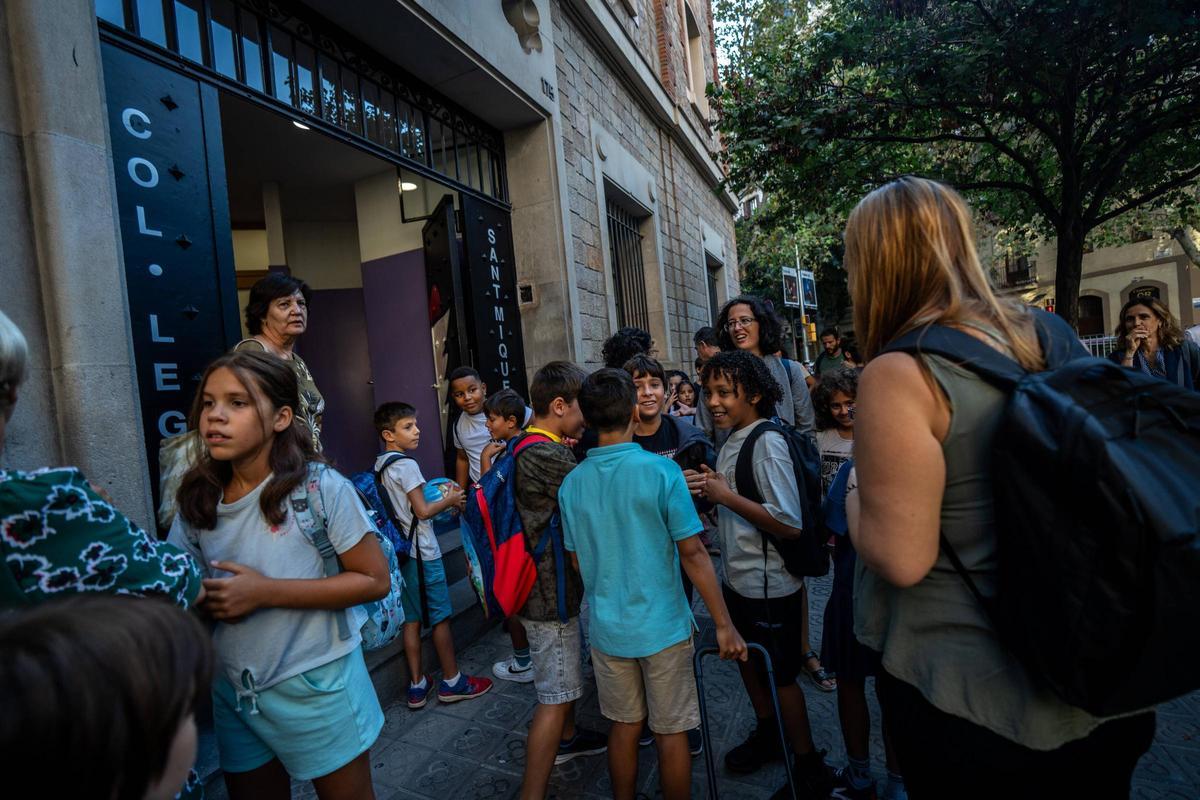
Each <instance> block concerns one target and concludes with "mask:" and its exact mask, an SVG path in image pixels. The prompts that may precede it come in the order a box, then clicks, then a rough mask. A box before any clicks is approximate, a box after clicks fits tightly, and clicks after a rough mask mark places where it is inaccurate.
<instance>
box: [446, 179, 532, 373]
mask: <svg viewBox="0 0 1200 800" xmlns="http://www.w3.org/2000/svg"><path fill="white" fill-rule="evenodd" d="M462 209H463V243H464V245H465V248H464V249H465V251H466V257H467V258H466V263H467V273H468V274H467V281H466V283H467V286H468V288H467V290H466V291H467V293H468V294H469V301H468V302H469V305H470V315H471V316H470V318H471V325H470V330H471V333H472V337H471V338H472V339H473V341H472V342H471V345H470V346H471V350H472V355H473V357H474V358H473V360H474V362H475V363H474V367H475V369H477V370H478V371H479V374H480V375H481V376H482V377H483V381H484V383H486V384H487V387H488V391H489V392H494V391H496V390H498V389H504V388H511V389H514V390H516V391H517V393H518V394H520V395H521V396H522V397H528V396H529V391H528V387H527V385H526V380H525V346H524V344H523V341H522V339H521V314H520V310H519V308H518V305H517V292H516V283H517V281H516V267H515V265H514V264H513V246H512V233H511V231H510V229H509V222H510V218H509V215H508V212H506V211H504V210H502V209H500V208H497V207H496V206H494V205H492V204H491V203H485V202H483V201H482V200H478V199H475V198H473V197H470V196H469V195H465V194H464V195H462Z"/></svg>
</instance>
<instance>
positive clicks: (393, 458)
mask: <svg viewBox="0 0 1200 800" xmlns="http://www.w3.org/2000/svg"><path fill="white" fill-rule="evenodd" d="M405 458H412V456H410V455H406V454H404V453H391V454H389V455H388V457H387V458H385V459H384V460H383V465H382V466H381V467H380V468H379V469H377V470H375V493H376V494H378V495H379V502H381V503H383V510H384V511H386V512H387V515H388V520H389V521H390V522H391V523H392V524H393V525H395V526H396V528H399V527H400V523H399V521H398V520H399V519H400V518H399V517H398V516H396V507H395V506H394V505H392V496H391V495H390V494H388V490H387V487H386V486H384V485H383V473H385V472H387V471H388V468H389V467H391V466H392V465H393V464H395V463H396V462H397V461H401V460H403V459H405ZM416 518H417V515H416V514H413V520H414V521H415V520H416ZM409 538H412V531H409Z"/></svg>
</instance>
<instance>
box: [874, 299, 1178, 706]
mask: <svg viewBox="0 0 1200 800" xmlns="http://www.w3.org/2000/svg"><path fill="white" fill-rule="evenodd" d="M1037 327H1038V338H1039V340H1040V341H1041V343H1042V351H1043V353H1044V354H1046V358H1047V364H1048V368H1047V369H1046V370H1045V371H1043V372H1037V373H1027V372H1025V371H1024V370H1023V369H1022V368H1021V367H1020V365H1019V364H1017V362H1015V361H1013V360H1011V359H1009V358H1007V357H1005V356H1004V355H1002V354H1001V353H999V352H997V351H996V350H994V349H993V348H991V347H989V346H987V345H986V344H984V343H983V342H980V341H979V340H977V339H975V338H974V337H972V336H969V335H967V334H965V333H962V332H961V331H957V330H954V329H952V328H945V327H940V326H932V327H929V328H925V329H923V330H919V331H914V332H912V333H909V334H907V335H905V336H903V337H901V338H900V339H899V340H897V341H896V342H894V343H892V344H891V345H889V346H888V347H887V348H886V351H900V352H906V353H918V352H919V353H924V354H933V355H940V356H944V357H946V358H949V359H951V360H953V361H955V362H957V363H959V364H960V365H961V366H963V367H964V368H966V369H969V370H971V371H972V372H974V373H976V374H978V375H979V376H980V377H982V378H983V379H984V380H986V381H988V382H989V383H991V384H992V385H994V386H996V387H997V388H1000V389H1002V390H1004V391H1006V392H1008V393H1009V398H1008V403H1007V405H1006V407H1005V410H1004V416H1003V419H1002V420H1001V423H1000V427H999V429H998V430H997V433H996V439H995V445H994V448H993V455H992V471H993V472H992V474H993V476H994V486H995V488H994V498H995V508H996V531H997V539H998V541H997V566H996V569H997V576H996V577H997V583H996V595H995V597H993V598H985V597H984V596H983V595H982V593H981V592H980V591H979V589H978V587H977V586H976V585H975V582H974V580H972V578H971V576H970V574H969V573H968V572H967V571H966V570H965V569H964V568H963V564H962V562H961V560H960V559H959V558H958V556H957V554H956V553H955V552H954V549H953V548H952V547H951V546H950V544H949V542H947V541H946V538H945V536H944V535H943V536H942V538H941V546H942V549H943V550H944V551H945V552H946V555H947V557H948V558H949V559H950V561H951V563H952V564H953V565H954V568H955V570H956V571H957V572H958V573H959V574H960V575H961V576H962V579H963V580H964V581H965V582H966V584H967V586H968V587H969V588H970V590H971V592H972V594H974V595H975V598H976V599H977V600H978V602H979V603H980V604H981V605H982V606H983V607H984V608H985V610H986V611H987V612H988V615H989V616H990V618H991V620H992V623H993V624H994V626H995V628H996V631H997V633H998V634H999V636H1000V639H1001V641H1002V642H1003V643H1004V644H1005V645H1006V646H1007V647H1008V648H1010V649H1011V650H1012V651H1013V652H1014V654H1015V655H1016V656H1017V657H1018V659H1020V661H1021V663H1022V664H1024V665H1025V667H1026V668H1027V669H1028V670H1029V671H1030V672H1031V674H1033V675H1034V676H1035V677H1037V678H1040V679H1041V680H1042V681H1043V682H1044V683H1045V684H1046V685H1047V686H1048V687H1049V688H1050V689H1051V690H1052V691H1053V692H1054V693H1055V694H1056V695H1058V697H1060V698H1061V699H1062V700H1063V701H1064V702H1066V703H1068V704H1070V705H1073V706H1077V707H1079V708H1082V709H1084V710H1085V711H1088V712H1089V713H1091V714H1095V715H1097V716H1109V715H1113V714H1121V713H1126V712H1131V711H1137V710H1141V709H1145V708H1149V707H1151V706H1153V705H1155V704H1157V703H1161V702H1164V701H1167V700H1170V699H1172V698H1174V697H1178V696H1180V695H1183V694H1186V693H1187V692H1190V691H1192V690H1193V689H1195V688H1197V686H1200V668H1197V662H1198V661H1200V393H1196V392H1192V391H1189V390H1187V389H1184V388H1182V387H1179V386H1176V385H1175V384H1173V383H1169V382H1167V381H1164V380H1160V379H1158V378H1154V377H1152V376H1150V375H1147V374H1144V373H1141V372H1137V371H1134V370H1130V369H1126V368H1124V367H1121V366H1119V365H1117V364H1114V363H1112V362H1110V361H1107V360H1104V359H1099V358H1091V357H1089V356H1087V354H1086V351H1084V350H1083V348H1082V346H1081V345H1080V344H1079V341H1078V339H1077V338H1076V337H1075V334H1074V332H1073V331H1071V329H1070V328H1069V327H1068V326H1067V325H1066V323H1065V322H1063V321H1062V320H1060V319H1058V318H1057V317H1053V316H1052V315H1048V314H1044V313H1041V314H1039V315H1038V319H1037Z"/></svg>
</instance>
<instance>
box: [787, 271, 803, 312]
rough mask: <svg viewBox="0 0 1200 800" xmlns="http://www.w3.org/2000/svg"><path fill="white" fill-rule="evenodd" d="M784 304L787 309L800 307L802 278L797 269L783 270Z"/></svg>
mask: <svg viewBox="0 0 1200 800" xmlns="http://www.w3.org/2000/svg"><path fill="white" fill-rule="evenodd" d="M783 304H784V306H786V307H787V308H799V307H800V277H799V275H797V274H796V268H795V267H784V268H783Z"/></svg>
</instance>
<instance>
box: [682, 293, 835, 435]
mask: <svg viewBox="0 0 1200 800" xmlns="http://www.w3.org/2000/svg"><path fill="white" fill-rule="evenodd" d="M716 328H717V343H718V344H720V345H721V349H722V350H745V351H746V352H748V353H753V354H754V355H756V356H758V357H759V358H761V359H762V360H763V362H764V363H765V364H766V365H767V369H768V370H769V371H770V372H771V376H772V377H773V378H775V381H776V382H777V383H778V384H779V385H780V387H782V389H783V399H782V400H780V401H779V404H778V405H777V406H776V407H775V415H776V416H778V417H779V418H780V419H782V420H783V421H784V422H786V423H788V424H789V425H794V426H796V427H797V428H798V429H800V430H801V431H803V432H804V433H807V434H809V435H810V436H811V435H813V434H814V432H815V430H816V429H815V425H814V418H813V405H812V397H811V396H810V394H809V391H808V383H807V381H806V378H807V377H808V370H806V369H805V368H804V365H803V364H801V363H800V362H798V361H791V360H789V359H784V358H781V357H780V356H778V355H776V354H777V353H779V351H780V350H782V349H783V323H782V322H780V321H779V317H777V316H776V315H775V312H774V311H772V310H771V309H770V307H768V306H767V304H766V303H765V302H764V301H763V300H762V298H759V297H754V296H753V295H742V296H741V297H735V298H733V299H732V300H730V301H729V302H728V303H726V304H725V306H724V307H723V308H722V309H721V313H720V315H718V317H717V325H716ZM698 405H699V408H698V409H697V410H696V423H697V424H698V425H700V427H702V428H703V429H704V430H705V432H706V433H708V434H709V436H714V435H715V436H716V438H715V439H713V442H714V443H715V444H716V445H717V447H718V448H719V447H720V446H721V445H722V444H724V439H725V437H726V436H728V433H727V432H724V431H719V430H717V429H716V428H715V426H714V425H713V424H712V417H710V416H709V415H708V409H707V408H705V407H704V403H703V402H701V403H699V404H698ZM722 434H724V435H722Z"/></svg>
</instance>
